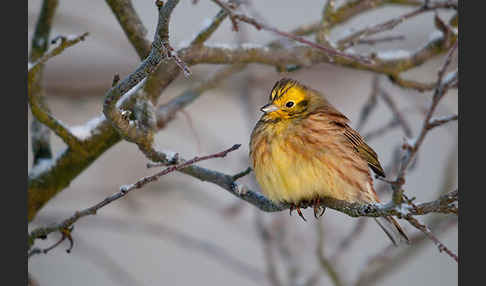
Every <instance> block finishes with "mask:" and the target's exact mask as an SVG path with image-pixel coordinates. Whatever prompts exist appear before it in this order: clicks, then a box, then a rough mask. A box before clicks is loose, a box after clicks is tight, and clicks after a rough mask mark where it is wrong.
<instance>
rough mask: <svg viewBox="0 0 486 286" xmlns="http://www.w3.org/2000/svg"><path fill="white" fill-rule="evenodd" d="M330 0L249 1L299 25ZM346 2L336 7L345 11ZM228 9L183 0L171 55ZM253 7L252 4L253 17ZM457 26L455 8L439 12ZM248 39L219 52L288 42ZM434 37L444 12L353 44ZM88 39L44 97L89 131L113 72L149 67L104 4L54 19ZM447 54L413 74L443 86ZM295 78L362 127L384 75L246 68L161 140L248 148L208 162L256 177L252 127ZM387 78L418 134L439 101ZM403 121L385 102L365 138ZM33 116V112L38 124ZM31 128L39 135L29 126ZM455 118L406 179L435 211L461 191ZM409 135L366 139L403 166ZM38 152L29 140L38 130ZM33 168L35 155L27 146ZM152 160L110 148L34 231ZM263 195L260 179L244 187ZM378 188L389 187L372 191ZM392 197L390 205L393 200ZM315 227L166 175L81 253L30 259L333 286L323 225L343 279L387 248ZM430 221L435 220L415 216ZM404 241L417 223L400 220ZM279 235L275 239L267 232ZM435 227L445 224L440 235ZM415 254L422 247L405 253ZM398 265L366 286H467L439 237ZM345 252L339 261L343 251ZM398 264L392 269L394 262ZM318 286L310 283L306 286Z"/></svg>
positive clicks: (61, 281) (191, 147)
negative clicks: (398, 151) (402, 149)
mask: <svg viewBox="0 0 486 286" xmlns="http://www.w3.org/2000/svg"><path fill="white" fill-rule="evenodd" d="M324 2H325V1H278V0H271V1H270V0H267V1H253V8H254V10H256V11H258V13H259V16H260V17H261V18H262V19H264V20H265V21H266V22H267V23H270V24H271V25H273V26H275V27H278V28H279V29H281V30H284V31H288V30H291V29H293V28H295V27H297V26H299V25H302V24H308V23H310V22H313V21H315V20H318V19H320V17H321V11H322V6H323V3H324ZM338 3H340V2H339V1H338ZM41 4H42V1H39V0H30V1H29V5H28V6H29V7H28V9H29V14H28V15H29V18H28V25H29V26H28V37H29V51H30V45H31V43H30V40H31V37H32V34H33V31H34V28H35V23H36V21H37V17H38V15H39V10H40V6H41ZM133 5H134V6H135V9H136V10H137V12H138V13H139V15H140V17H141V18H142V20H143V22H144V24H145V26H146V27H147V29H148V31H149V34H148V38H149V39H153V34H154V31H155V25H156V21H157V11H156V9H155V8H154V4H153V1H133ZM411 9H412V8H407V7H385V8H382V9H377V10H376V11H373V12H370V13H366V14H364V15H363V16H360V17H357V18H355V19H353V20H352V21H350V22H348V23H347V24H346V25H343V26H339V27H338V28H336V29H334V30H333V33H332V34H331V38H334V37H337V38H338V37H340V36H341V35H342V34H344V33H348V32H349V31H350V30H357V29H359V28H363V27H365V26H369V25H371V24H375V23H380V22H383V21H385V20H387V19H390V18H392V17H396V16H398V15H401V14H403V13H405V12H407V11H410V10H411ZM218 11H219V7H217V6H216V5H214V3H212V2H211V1H198V3H197V4H196V5H193V4H192V1H181V3H180V4H179V5H178V6H177V8H176V9H175V11H174V13H173V15H172V18H171V24H170V38H171V39H170V40H171V43H172V45H173V46H174V47H176V48H177V47H181V46H184V45H185V43H187V42H188V41H189V40H190V39H192V37H193V35H195V34H196V32H197V31H198V30H199V29H200V28H201V27H202V26H203V25H204V23H206V22H207V21H208V19H210V18H212V17H213V16H214V15H215V14H216V13H217V12H218ZM243 11H245V10H243ZM439 15H440V16H441V17H442V18H443V19H444V21H448V19H449V18H450V16H451V15H450V14H449V13H439ZM240 28H241V31H240V32H239V33H244V35H243V36H241V35H240V36H238V33H236V32H234V31H232V30H231V23H230V21H229V20H225V22H224V23H223V24H222V26H221V27H220V28H219V30H218V31H217V32H216V33H215V34H214V35H213V36H212V37H211V38H210V39H209V41H208V44H231V45H234V44H236V43H237V40H238V37H240V39H241V38H244V40H245V42H248V43H255V44H265V43H268V42H270V41H271V40H274V39H276V38H277V37H276V36H275V35H273V34H270V33H268V32H265V31H257V30H256V29H254V28H253V27H251V26H246V25H245V24H240ZM435 30H436V28H435V27H434V24H433V13H425V14H423V15H421V16H418V17H416V18H413V19H411V20H410V21H407V22H405V23H404V24H402V25H399V26H398V27H397V28H395V29H394V30H393V31H391V32H389V33H384V34H383V35H389V34H390V35H391V34H393V35H403V36H405V40H402V41H394V42H390V43H383V44H380V45H376V46H371V47H370V46H368V47H359V48H355V50H357V51H359V50H360V49H361V50H370V49H371V50H375V51H387V50H392V49H400V50H414V49H416V48H417V47H420V46H421V45H422V44H423V43H425V42H427V40H428V39H429V38H430V35H431V34H433V33H434V31H435ZM83 32H89V33H90V35H89V36H88V37H87V38H86V40H85V41H84V42H82V43H80V44H78V45H76V46H75V47H72V48H69V49H67V50H65V51H64V52H63V53H62V54H61V55H59V56H57V57H55V58H53V59H51V60H49V62H48V63H47V65H46V68H45V82H44V86H45V90H46V95H47V103H48V105H49V107H50V109H51V111H52V113H53V114H54V115H55V116H56V117H57V118H59V119H60V120H61V121H63V122H64V123H66V124H68V125H80V124H83V123H85V122H86V121H87V120H89V119H91V118H92V117H94V116H97V115H99V114H100V113H101V111H102V102H103V94H104V93H105V92H106V90H107V89H108V88H109V87H110V86H111V83H112V79H113V75H114V74H115V73H119V74H120V76H121V77H122V78H123V77H124V76H126V75H128V74H129V73H131V72H132V71H133V70H134V68H136V67H137V65H138V64H139V62H140V61H139V58H138V56H137V54H136V53H135V51H134V49H133V48H132V47H131V45H130V43H129V42H128V40H127V39H126V37H125V35H124V33H123V31H122V29H121V28H120V26H119V24H118V22H117V21H116V19H115V17H114V15H113V14H112V12H111V10H110V9H109V7H108V6H107V5H106V3H105V2H104V1H74V0H64V1H60V5H59V7H58V10H57V14H56V16H55V18H54V23H53V31H52V32H51V34H52V35H53V36H56V35H70V34H76V35H79V34H81V33H83ZM442 62H443V57H437V58H435V59H433V60H431V61H429V62H427V63H426V64H425V65H423V66H421V67H419V68H418V69H415V70H412V71H409V72H407V73H406V77H407V78H410V79H417V80H420V81H423V82H425V81H433V80H435V79H436V76H437V70H438V67H439V66H440V65H441V64H442ZM217 68H219V67H218V66H211V65H200V66H195V67H192V68H191V71H192V73H193V77H192V79H191V80H188V79H185V78H183V77H182V76H180V77H179V78H178V79H177V80H176V81H175V82H174V83H173V84H171V85H170V87H169V88H168V89H167V90H166V91H165V92H164V94H163V95H162V96H161V97H160V100H159V103H164V102H167V101H168V100H169V99H170V98H172V97H174V96H177V95H179V94H180V93H181V92H182V91H184V90H185V89H187V88H189V87H191V86H194V84H195V83H197V82H198V81H200V80H203V79H206V78H208V77H209V76H210V75H211V74H212V73H213V72H214V71H215V70H217ZM283 76H290V77H292V78H295V79H297V80H300V81H302V82H303V83H305V84H307V85H310V86H312V87H314V88H315V89H318V90H320V91H322V92H323V93H325V94H326V95H327V97H328V99H329V100H330V102H331V103H333V104H334V105H335V106H336V107H337V108H338V109H339V110H341V111H342V112H343V113H344V114H345V115H346V116H347V117H348V118H350V119H351V121H352V123H353V124H352V126H356V123H357V122H358V119H359V116H360V112H361V110H362V107H363V105H364V104H365V102H366V101H367V99H368V97H369V95H370V93H371V90H372V81H373V76H374V75H373V74H372V73H369V72H366V71H357V70H351V69H346V68H341V67H337V66H333V65H328V64H319V65H315V66H313V67H311V68H309V69H303V70H299V71H296V72H293V73H291V74H288V75H282V74H279V73H277V72H276V70H275V68H273V67H268V66H263V65H256V64H252V65H250V66H249V67H248V68H247V69H246V70H245V71H243V72H241V73H240V74H238V75H236V76H234V77H232V78H230V79H228V80H225V81H224V82H222V83H221V85H220V86H219V87H218V88H216V89H213V90H209V91H207V92H206V93H204V95H203V96H201V97H200V98H199V99H197V100H196V101H195V102H194V103H193V104H191V105H190V106H189V107H187V108H186V109H185V110H184V112H179V113H178V114H177V116H176V118H175V120H173V121H172V122H170V123H169V124H168V126H167V127H166V128H165V129H163V130H161V131H160V132H159V133H158V134H157V137H156V142H157V144H158V146H159V147H160V148H161V149H164V150H173V151H176V152H179V153H180V154H181V155H182V156H183V157H184V158H191V157H192V156H195V155H204V154H209V153H214V152H218V151H221V150H223V149H225V148H228V147H230V146H232V145H233V144H236V143H239V144H242V147H241V148H240V149H239V150H238V151H236V152H233V153H231V154H230V155H229V156H228V157H226V158H224V159H213V160H209V161H205V162H202V163H201V165H202V166H205V167H208V168H211V169H214V170H219V171H222V172H224V173H227V174H232V173H237V172H239V171H242V170H244V169H246V168H247V167H248V164H249V162H248V142H249V136H250V133H251V130H252V128H253V126H254V124H255V123H256V122H257V120H258V118H259V116H260V111H259V108H260V107H261V106H262V105H264V104H265V103H266V100H267V98H268V94H269V92H270V89H271V88H272V86H273V85H274V83H275V81H276V80H278V79H280V78H281V77H283ZM379 83H380V85H381V86H382V87H383V89H384V90H386V91H387V92H388V93H389V94H390V95H391V96H392V97H393V99H394V100H395V101H396V103H397V105H398V107H399V109H400V110H402V111H403V112H404V113H405V114H406V120H407V121H408V122H409V124H410V125H411V127H412V129H413V134H414V135H416V134H417V133H418V132H419V130H420V128H421V125H422V121H423V118H424V113H423V111H424V110H425V108H427V107H428V105H429V103H430V93H425V94H423V93H419V92H416V91H412V90H403V89H400V88H397V87H396V86H393V85H391V84H390V83H389V81H388V80H387V79H386V78H384V77H380V78H379ZM457 112H458V110H457V90H452V91H450V92H449V93H448V94H447V95H446V96H445V98H444V99H443V100H442V101H441V103H440V106H439V107H438V109H437V112H436V115H439V116H440V115H449V114H452V113H457ZM391 118H392V114H391V112H390V111H389V108H388V107H387V106H386V104H384V102H383V101H380V100H379V101H378V106H377V109H376V110H375V111H374V112H373V114H372V115H371V117H370V119H369V121H368V122H367V123H366V125H365V126H364V128H363V129H362V130H360V132H361V133H362V134H366V133H367V132H370V131H373V130H376V129H377V128H379V127H381V126H383V125H384V124H385V123H387V122H389V120H390V119H391ZM30 120H31V114H30V112H29V124H30ZM28 132H30V131H28ZM457 134H458V130H457V123H456V122H452V123H449V124H447V125H445V126H442V127H440V128H437V129H434V130H433V131H431V132H430V133H429V134H428V136H427V138H426V140H425V142H424V145H423V146H422V147H421V149H420V152H419V157H418V160H417V165H416V167H415V168H414V169H413V171H411V172H409V174H408V175H407V181H406V185H405V189H406V194H407V195H408V196H409V197H414V196H415V197H416V198H417V202H425V201H430V200H433V199H435V198H437V197H438V195H439V194H440V193H441V192H448V191H452V190H454V189H456V188H457ZM51 138H52V139H51V141H52V148H53V151H55V152H59V151H62V150H63V149H64V148H65V145H64V144H63V142H62V141H61V140H59V139H58V138H56V137H55V136H54V135H53V136H51ZM404 138H405V137H404V134H403V131H402V130H401V129H400V128H395V129H393V130H391V131H389V132H387V133H385V134H384V135H383V136H380V137H374V138H373V139H372V140H371V141H369V144H370V145H371V146H372V147H373V148H374V149H375V150H376V152H377V153H378V154H379V157H380V161H381V162H382V164H383V165H387V164H388V163H389V162H391V161H392V159H393V152H394V150H395V148H396V146H397V145H400V144H402V143H403V142H404ZM29 148H30V136H29ZM28 152H29V162H28V165H29V170H30V168H31V166H32V153H31V150H30V149H29V151H28ZM146 163H147V159H146V158H145V157H144V155H143V154H142V153H141V152H140V151H139V150H138V148H137V147H136V146H135V145H134V144H131V143H128V142H121V143H118V144H116V145H115V146H114V147H113V148H111V149H110V150H108V151H107V152H105V153H104V154H103V155H102V156H101V157H100V158H99V159H97V160H96V161H95V162H94V163H93V164H92V165H91V166H90V167H89V168H88V169H87V170H85V171H84V172H83V173H82V174H81V175H80V176H78V177H77V178H76V179H75V180H74V181H73V182H72V183H71V185H70V186H69V187H68V188H66V189H65V190H64V191H62V192H61V193H60V194H59V195H57V196H56V197H55V198H54V199H52V200H51V201H49V203H48V204H47V205H46V206H45V207H44V208H43V209H42V210H41V211H40V212H39V214H38V215H37V217H36V219H35V220H34V221H33V222H32V223H30V224H29V230H30V229H32V228H35V227H37V226H42V225H46V224H50V223H56V222H60V221H61V220H63V219H65V218H67V217H68V216H70V215H72V214H73V212H74V211H76V210H80V209H83V208H86V207H88V206H91V205H93V204H95V203H97V202H99V201H101V200H102V199H104V198H105V197H106V196H108V195H111V194H112V193H114V192H117V191H118V189H119V187H120V186H121V185H124V184H129V183H133V182H135V181H136V180H137V179H139V178H141V177H143V176H146V175H150V174H153V173H155V172H156V170H155V169H146V167H145V164H146ZM241 181H242V182H244V183H246V184H248V185H249V186H250V187H251V188H252V189H254V190H258V186H257V185H256V184H255V181H254V177H253V176H252V175H250V176H246V177H244V178H242V179H241ZM376 184H378V185H379V184H380V182H377V183H376ZM389 193H390V192H389V191H388V190H386V191H385V192H384V193H383V194H381V197H382V199H383V200H385V201H386V200H387V199H388V198H389ZM304 215H305V216H306V217H307V218H308V222H307V223H305V222H303V221H302V220H301V219H300V218H299V217H298V216H297V215H296V214H294V215H293V216H289V214H288V212H286V211H284V212H280V213H263V212H261V211H259V210H257V209H256V208H255V207H253V206H251V205H249V204H247V203H245V202H242V201H239V200H238V199H236V198H235V197H233V196H231V195H230V194H228V193H227V192H226V191H224V190H223V189H221V188H219V187H218V186H216V185H213V184H210V183H204V182H200V181H198V180H196V179H194V178H191V177H189V176H186V175H183V174H179V173H171V174H169V175H168V176H165V177H162V178H161V179H160V180H159V181H157V182H154V183H152V184H149V185H147V186H146V187H144V188H143V189H141V190H138V191H136V192H134V193H132V194H130V195H128V196H127V197H125V198H123V199H121V200H119V201H116V202H114V203H112V204H110V205H108V206H107V207H105V208H103V209H102V210H101V211H100V212H99V213H98V215H97V216H94V217H87V218H84V219H81V220H80V221H79V222H77V223H76V225H75V230H74V232H73V237H74V243H75V244H74V248H73V250H72V252H71V254H67V253H66V252H65V248H67V247H68V243H67V242H65V244H63V245H61V246H60V247H58V248H56V249H54V250H52V251H51V252H50V253H48V254H47V255H37V256H35V257H33V258H32V259H29V273H30V274H31V275H32V276H33V277H34V278H35V279H36V280H37V281H38V282H39V284H40V285H160V284H161V283H164V284H169V285H189V284H193V283H199V284H203V285H220V284H227V285H278V284H276V283H278V281H272V278H271V277H272V275H271V274H270V275H269V271H270V272H271V270H272V269H275V271H276V273H277V274H276V275H277V276H278V277H279V279H280V282H281V283H280V284H281V285H314V284H311V282H312V283H314V281H310V280H311V279H315V280H316V281H315V285H333V284H332V282H331V280H330V279H329V276H328V275H327V272H326V271H325V270H323V269H321V266H320V264H319V258H318V255H317V247H318V243H319V239H318V238H319V235H318V231H319V228H318V224H322V225H321V227H322V232H323V236H322V237H321V238H323V241H324V242H323V247H324V253H326V254H328V255H329V256H330V257H332V259H331V262H332V264H333V265H334V268H335V269H336V271H337V272H338V273H339V275H340V276H341V278H342V280H343V281H344V284H345V285H346V284H348V283H355V280H356V278H357V276H358V275H359V274H360V273H361V271H363V270H364V269H365V267H366V266H367V265H368V264H369V263H370V261H369V259H370V258H371V257H374V256H376V255H378V254H380V252H382V251H383V250H384V249H386V247H387V246H389V245H390V241H389V240H388V238H387V237H386V236H385V235H384V233H383V232H382V231H381V230H380V229H379V228H378V226H377V225H376V224H375V223H374V222H371V221H372V220H370V219H365V220H369V222H366V224H365V225H364V229H363V230H362V232H360V234H359V236H357V237H356V238H355V239H353V243H352V245H351V246H350V247H349V248H347V249H346V251H342V252H338V253H335V251H337V250H339V249H340V248H339V247H340V243H341V242H342V241H343V240H344V238H345V237H346V236H347V235H348V234H349V232H350V231H351V230H352V229H353V228H354V227H355V225H356V224H357V223H358V219H356V218H351V217H348V216H346V215H344V214H342V213H339V212H336V211H333V210H327V211H326V213H325V215H324V216H323V217H322V218H321V219H320V221H317V220H315V219H314V218H313V214H312V210H311V209H308V210H305V211H304ZM420 219H421V221H422V222H430V221H431V220H434V219H436V217H435V215H427V216H424V217H420ZM401 225H402V226H403V227H404V229H405V230H406V232H407V233H409V234H410V235H413V234H415V233H417V230H416V229H413V228H412V227H410V225H409V224H408V223H407V222H405V221H401ZM262 227H263V228H264V229H265V230H266V231H268V232H269V233H270V238H268V237H267V236H265V233H264V232H262ZM432 231H434V229H432ZM57 235H58V234H54V235H51V236H49V239H48V240H46V241H41V242H39V246H48V245H51V244H52V243H53V242H55V241H56V239H58V237H57ZM438 238H439V239H440V240H441V241H442V242H443V243H444V244H445V245H447V246H448V247H449V248H450V249H451V250H452V251H454V252H456V253H457V251H458V244H457V227H456V226H453V227H449V228H447V229H446V230H445V231H443V232H440V234H438ZM403 247H408V248H410V249H413V248H414V247H415V246H414V245H412V246H403ZM416 247H417V249H416V251H412V250H410V255H409V256H407V257H405V258H403V257H401V258H400V261H402V262H398V263H397V264H398V265H395V266H394V267H391V269H389V270H386V271H385V273H386V274H385V275H383V276H381V277H379V279H377V280H376V281H375V282H372V283H371V284H369V285H391V284H393V285H395V286H399V285H442V286H447V285H457V270H458V267H457V263H456V262H455V261H453V260H452V259H451V258H450V257H448V256H447V255H445V254H443V253H440V252H439V251H438V250H437V247H436V246H434V245H433V243H432V242H431V241H429V240H427V241H425V242H424V243H422V244H421V245H420V246H416ZM333 254H335V255H333ZM390 263H391V262H390ZM306 283H308V284H306Z"/></svg>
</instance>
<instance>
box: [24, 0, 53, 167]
mask: <svg viewBox="0 0 486 286" xmlns="http://www.w3.org/2000/svg"><path fill="white" fill-rule="evenodd" d="M58 4H59V2H58V1H57V0H44V1H43V3H42V8H41V11H40V15H39V19H38V20H37V24H36V27H35V31H34V35H33V36H32V48H31V53H30V57H29V61H36V60H37V59H39V58H40V57H42V55H43V54H44V53H45V52H46V51H47V48H48V44H49V36H50V33H51V26H52V21H53V18H54V14H55V12H56V9H57V5H58ZM43 70H44V68H43V66H41V67H40V68H38V69H37V71H36V72H35V73H33V74H32V76H31V77H32V78H31V79H29V80H28V91H27V92H28V94H29V97H30V96H32V97H35V98H37V99H38V102H39V105H40V104H42V105H43V107H44V108H45V109H48V107H47V104H45V103H44V96H43V93H44V90H43V87H42V77H43ZM50 132H51V131H50V130H49V128H47V127H46V126H45V125H43V124H42V123H40V122H39V121H38V120H37V119H36V118H35V117H34V118H33V119H32V123H31V137H32V153H33V158H34V160H33V165H34V166H35V165H37V164H38V163H39V162H40V160H48V159H50V158H52V151H51V146H50V134H51V133H50Z"/></svg>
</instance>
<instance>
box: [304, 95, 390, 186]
mask: <svg viewBox="0 0 486 286" xmlns="http://www.w3.org/2000/svg"><path fill="white" fill-rule="evenodd" d="M308 118H313V119H316V120H325V121H327V122H330V123H333V124H335V125H336V126H337V127H339V130H340V131H341V132H342V133H341V134H342V135H343V138H344V139H345V140H346V142H348V143H350V145H351V147H352V148H353V149H354V150H355V151H356V152H357V153H358V154H359V156H360V157H361V158H362V159H364V160H365V161H366V162H367V163H368V165H369V166H370V168H371V169H372V170H373V172H375V174H377V175H378V176H382V177H385V171H383V168H382V167H381V165H380V162H379V161H378V155H377V154H376V152H375V151H373V149H371V147H370V146H368V144H366V142H365V141H364V139H363V137H361V135H359V133H358V132H356V131H355V130H354V129H353V128H351V127H350V126H349V125H348V122H349V119H348V118H347V117H346V116H344V115H343V114H342V113H341V112H339V111H338V110H337V109H336V108H334V107H333V106H332V105H330V104H329V103H327V104H326V105H325V106H324V107H322V108H319V109H317V110H316V111H314V112H313V113H311V114H310V115H309V117H308ZM339 133H340V132H339Z"/></svg>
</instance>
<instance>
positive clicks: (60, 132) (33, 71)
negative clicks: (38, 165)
mask: <svg viewBox="0 0 486 286" xmlns="http://www.w3.org/2000/svg"><path fill="white" fill-rule="evenodd" d="M87 35H88V33H84V34H82V35H80V36H77V37H69V38H66V37H62V36H61V37H60V39H61V42H60V44H59V45H58V46H56V47H54V48H53V49H51V50H50V51H48V52H46V53H45V54H43V55H42V56H40V57H39V58H38V59H37V61H35V62H34V63H33V64H30V66H29V69H28V98H29V104H30V110H31V111H32V115H34V116H35V118H36V120H38V121H39V122H40V123H42V124H44V125H45V126H47V127H49V129H50V130H52V131H54V133H56V135H57V136H59V137H60V138H61V139H62V140H63V141H64V142H65V143H66V144H67V145H68V146H70V147H73V148H77V147H79V145H80V142H79V139H78V138H77V137H76V136H75V135H73V134H72V133H71V131H70V130H69V128H68V127H67V126H65V125H64V124H63V123H62V122H60V121H59V120H57V119H56V118H55V117H54V116H52V115H51V114H50V113H49V110H48V108H47V106H46V105H45V103H43V99H42V97H41V96H39V95H38V94H37V92H39V91H40V90H39V88H40V86H37V85H39V84H40V83H39V82H38V80H39V79H38V75H39V74H40V73H41V72H42V71H41V69H42V68H43V64H44V63H45V62H46V61H47V60H48V59H50V58H52V57H54V56H56V55H58V54H60V53H62V51H64V49H66V48H68V47H71V46H73V45H75V44H77V43H79V42H80V41H82V40H84V38H85V37H86V36H87ZM53 42H55V40H53ZM36 86H37V87H36ZM32 128H33V130H34V131H36V132H33V136H37V137H38V135H36V134H39V133H40V132H43V131H42V129H40V130H38V128H40V127H39V126H38V125H37V124H35V121H34V122H33V126H32ZM34 157H36V156H35V155H34Z"/></svg>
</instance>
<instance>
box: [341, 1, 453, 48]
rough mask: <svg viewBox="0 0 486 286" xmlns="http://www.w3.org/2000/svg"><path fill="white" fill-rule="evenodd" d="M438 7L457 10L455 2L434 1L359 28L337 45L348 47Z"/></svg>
mask: <svg viewBox="0 0 486 286" xmlns="http://www.w3.org/2000/svg"><path fill="white" fill-rule="evenodd" d="M440 8H453V9H456V10H457V2H455V1H448V2H440V3H434V4H430V5H422V6H421V7H420V8H418V9H416V10H414V11H412V12H409V13H406V14H404V15H401V16H399V17H397V18H393V19H391V20H389V21H386V22H384V23H380V24H377V25H374V26H371V27H367V28H364V29H362V30H359V31H357V32H355V33H353V34H351V35H349V36H347V37H345V38H343V39H341V40H339V41H338V46H339V47H340V48H341V49H345V48H349V47H351V46H354V45H355V44H357V42H359V41H360V40H362V39H363V38H365V37H368V36H370V35H374V34H377V33H381V32H384V31H388V30H391V29H393V28H395V27H396V26H398V25H399V24H401V23H403V22H404V21H405V20H407V19H410V18H413V17H415V16H418V15H420V14H422V13H425V12H429V11H433V10H437V9H440Z"/></svg>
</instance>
